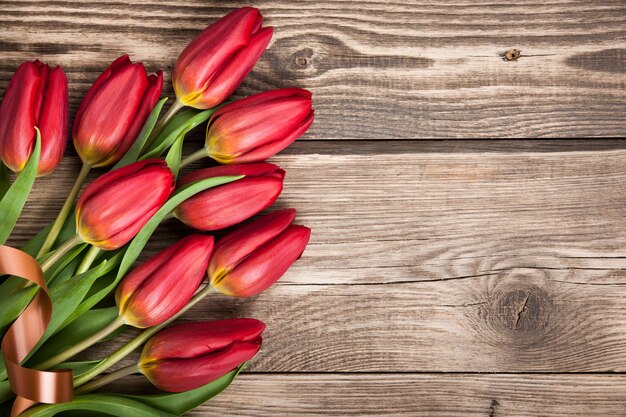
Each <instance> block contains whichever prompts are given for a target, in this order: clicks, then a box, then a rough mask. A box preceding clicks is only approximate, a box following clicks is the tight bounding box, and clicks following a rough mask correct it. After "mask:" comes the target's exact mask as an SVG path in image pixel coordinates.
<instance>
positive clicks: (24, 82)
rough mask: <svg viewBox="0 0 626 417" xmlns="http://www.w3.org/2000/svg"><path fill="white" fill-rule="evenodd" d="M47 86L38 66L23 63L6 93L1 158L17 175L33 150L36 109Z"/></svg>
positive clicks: (0, 131) (1, 118) (1, 119)
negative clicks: (44, 87) (44, 86)
mask: <svg viewBox="0 0 626 417" xmlns="http://www.w3.org/2000/svg"><path fill="white" fill-rule="evenodd" d="M44 83H45V80H44V79H43V75H42V74H41V72H40V71H39V69H38V65H36V64H35V63H33V62H24V63H23V64H21V65H20V66H19V67H18V68H17V70H16V71H15V74H14V75H13V78H11V81H10V82H9V85H8V87H7V90H6V92H5V93H4V98H3V100H2V104H1V105H0V157H1V158H2V161H3V162H4V164H5V165H6V166H7V167H9V169H11V170H12V171H14V172H20V171H21V170H22V169H23V168H24V165H26V162H27V161H28V158H29V157H30V154H31V152H32V150H33V146H34V141H35V126H36V125H37V116H38V115H39V112H38V110H37V109H35V107H36V106H37V105H38V104H39V103H40V100H41V97H40V96H41V86H42V85H43V84H44Z"/></svg>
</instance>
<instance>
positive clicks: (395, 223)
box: [0, 0, 626, 417]
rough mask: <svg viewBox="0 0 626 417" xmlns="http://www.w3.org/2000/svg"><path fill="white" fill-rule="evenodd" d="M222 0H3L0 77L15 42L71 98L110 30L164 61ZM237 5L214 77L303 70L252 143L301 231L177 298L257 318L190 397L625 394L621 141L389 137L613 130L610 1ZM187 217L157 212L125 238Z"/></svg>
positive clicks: (112, 36) (19, 56) (253, 81)
mask: <svg viewBox="0 0 626 417" xmlns="http://www.w3.org/2000/svg"><path fill="white" fill-rule="evenodd" d="M243 4H244V3H242V2H233V1H227V2H220V3H219V4H218V3H216V2H207V1H204V0H168V1H156V0H139V1H132V2H122V1H117V0H106V1H99V2H95V1H65V0H62V1H42V0H24V1H21V0H20V1H18V0H14V1H6V0H3V1H1V2H0V56H1V57H2V60H0V91H2V90H4V88H5V87H6V84H7V83H8V81H9V78H10V75H11V73H12V71H13V70H14V69H15V67H16V66H17V65H18V64H19V63H20V62H21V61H23V60H25V59H34V58H40V59H43V60H45V61H47V62H50V63H59V64H62V65H63V66H64V67H65V68H66V70H67V71H68V76H69V79H70V91H71V93H70V94H71V108H72V112H74V111H75V109H76V107H77V105H78V103H79V101H80V98H81V96H82V95H83V94H84V92H85V91H86V89H87V88H88V87H89V85H90V83H91V82H92V81H93V79H95V77H96V76H97V75H98V73H99V72H100V71H101V70H102V68H103V67H104V66H105V65H106V64H107V63H108V62H110V61H111V60H113V59H114V58H116V57H117V56H118V55H119V54H121V53H122V52H128V53H130V55H131V57H132V58H133V59H135V60H142V61H144V62H145V63H146V65H147V67H148V68H149V69H151V70H155V69H157V68H159V67H163V68H164V69H165V71H166V72H170V71H171V68H172V64H173V62H174V60H175V58H176V56H177V54H178V52H179V51H180V50H181V49H182V47H183V46H184V45H185V44H186V43H187V42H188V41H189V39H191V38H192V37H193V36H194V35H195V34H196V33H197V32H198V30H200V29H202V28H203V27H204V26H205V25H206V24H207V23H208V22H211V21H213V20H215V19H216V18H217V17H219V16H220V15H223V14H224V13H226V12H227V11H228V10H230V9H232V8H234V7H237V6H241V5H243ZM255 5H256V6H258V7H260V8H261V9H262V10H263V13H264V15H265V16H266V21H267V22H268V24H271V25H274V26H276V27H277V31H276V36H275V40H274V41H273V44H272V46H271V47H270V49H269V50H268V52H267V53H266V54H265V55H264V56H263V58H262V59H261V61H260V63H259V64H258V66H257V67H256V69H255V70H254V71H253V72H252V73H251V75H250V77H249V78H248V80H247V81H246V82H245V83H244V84H243V86H242V88H241V89H240V91H239V92H238V93H237V96H238V97H239V96H242V95H248V94H250V93H253V92H257V91H260V90H263V89H268V88H277V87H285V86H303V87H305V88H308V89H310V90H311V91H313V92H314V99H315V107H316V122H315V123H314V125H313V127H312V129H311V131H310V132H309V133H307V134H306V135H305V137H303V138H302V139H301V140H300V141H299V143H297V144H295V145H294V146H292V147H291V148H289V149H288V150H287V151H286V152H284V153H283V154H281V155H280V156H278V157H276V158H274V159H273V160H272V161H273V162H276V163H278V164H280V165H281V166H282V167H283V168H285V169H286V170H287V172H288V174H287V180H286V188H285V191H284V193H283V195H282V197H281V199H280V200H279V203H278V204H277V207H291V206H293V207H296V208H297V209H298V211H299V215H298V221H299V222H301V223H303V224H306V225H308V226H310V227H312V229H313V236H312V241H311V245H310V246H309V248H308V249H307V251H306V252H305V254H304V256H303V258H302V259H301V260H300V261H299V262H298V263H297V264H296V265H295V266H294V267H293V268H292V269H291V270H290V271H289V272H288V273H287V275H286V276H285V277H284V278H283V279H282V280H281V281H280V283H279V284H277V285H276V286H275V287H274V288H273V289H272V290H270V291H269V292H268V293H266V294H263V295H261V296H260V297H257V298H255V299H253V300H236V299H231V298H227V297H223V296H218V295H215V296H214V297H211V298H209V299H207V300H205V302H203V303H202V304H201V305H199V306H198V307H197V308H195V309H194V310H193V311H192V312H190V313H189V314H187V315H186V316H185V320H198V319H211V318H218V317H230V316H255V317H257V318H259V319H262V320H264V321H266V322H267V323H268V330H267V332H266V337H265V344H264V348H263V350H262V352H261V353H260V355H259V356H258V357H257V358H256V359H255V360H254V362H253V363H252V364H251V365H250V367H249V368H248V369H247V371H246V373H245V374H243V375H242V376H241V377H240V378H239V379H238V380H237V381H236V383H235V384H234V385H233V386H232V387H231V388H229V390H227V391H226V393H224V394H223V395H221V396H219V397H217V398H215V399H214V400H212V401H211V402H209V403H207V404H205V405H204V406H202V407H201V408H199V409H198V410H197V411H195V412H193V413H191V414H190V415H194V416H212V415H224V416H244V415H245V416H264V417H265V416H277V417H278V416H349V415H352V416H382V415H384V416H466V415H476V416H504V415H506V416H535V415H542V416H544V415H545V416H570V415H585V416H588V415H594V416H624V415H626V403H625V398H626V379H625V373H626V366H625V365H624V364H625V363H626V347H625V346H626V345H625V343H624V340H625V336H624V335H625V334H626V320H625V317H626V301H625V300H626V237H625V236H624V231H626V220H625V216H624V209H625V208H626V141H620V140H617V141H608V140H592V141H582V140H577V141H554V140H544V141H531V140H524V141H493V140H489V141H485V140H483V141H417V140H411V139H421V138H447V137H455V138H492V137H526V136H537V137H569V136H589V137H590V136H624V135H626V92H625V91H624V85H625V83H626V53H625V51H626V28H625V27H624V25H623V21H624V19H625V18H626V3H624V2H622V1H609V0H606V1H593V0H589V1H585V0H580V1H573V0H554V1H551V2H545V1H544V2H542V1H539V0H524V1H519V2H493V1H487V0H480V1H473V2H461V3H459V2H447V1H443V0H433V1H428V2H417V1H414V0H411V1H408V0H399V1H394V2H385V1H369V0H368V1H360V2H351V1H316V2H313V1H309V0H306V1H301V2H297V3H296V2H289V1H259V2H256V3H255ZM509 48H519V49H521V50H522V57H521V58H520V59H519V60H518V61H517V62H505V61H503V60H502V59H501V58H500V57H499V56H498V54H499V53H501V52H503V51H505V50H507V49H509ZM165 93H166V94H169V95H171V88H170V87H169V84H168V85H167V87H166V89H165ZM201 136H202V135H201V133H200V132H198V133H195V134H194V135H192V137H191V139H201ZM362 139H367V140H362ZM396 139H397V140H396ZM198 146H200V145H199V144H198V143H190V144H189V145H188V149H187V151H190V150H191V149H192V148H197V147H198ZM200 165H202V164H196V167H197V166H200ZM77 172H78V163H77V161H76V157H75V154H74V152H73V151H71V150H69V151H68V158H66V160H65V161H64V162H63V164H62V166H61V167H60V168H59V170H58V171H57V172H56V173H55V174H53V175H52V176H50V177H48V178H43V179H39V180H38V181H37V184H36V188H35V190H34V191H33V193H32V195H31V197H30V199H29V201H28V206H27V209H26V211H25V213H24V216H23V217H22V219H21V220H20V223H19V224H18V227H17V229H16V233H15V234H14V236H13V238H12V240H11V242H10V243H11V244H14V245H19V244H21V243H23V242H25V241H26V240H27V239H28V238H30V237H31V236H32V235H33V234H34V232H35V231H37V230H39V229H40V228H41V227H43V226H44V225H45V224H47V223H48V222H49V221H51V219H52V217H53V215H54V213H55V210H56V209H58V208H59V207H60V205H61V203H62V201H63V199H64V197H65V193H66V192H67V190H68V189H69V187H70V184H71V181H72V180H73V177H75V175H76V174H77ZM187 232H188V229H186V228H184V227H182V226H181V225H180V224H178V223H176V222H175V221H170V222H168V223H166V224H165V225H163V226H162V227H161V228H160V229H159V230H158V234H157V236H156V237H155V239H154V240H153V241H152V242H150V245H149V248H148V251H147V253H146V255H149V254H151V253H154V252H155V251H157V250H159V249H160V248H162V247H164V246H166V245H167V244H169V243H171V242H173V241H175V240H176V239H177V238H179V237H180V236H182V235H183V234H184V233H187ZM132 335H133V332H132V331H129V332H127V333H125V334H124V335H123V336H122V337H121V338H120V339H119V340H118V341H117V342H116V343H118V344H119V343H122V342H123V341H125V340H128V338H129V337H131V336H132ZM114 346H115V344H108V345H106V347H104V346H96V347H95V348H94V349H92V350H90V351H89V352H87V353H86V354H84V355H83V357H100V356H102V355H103V354H105V353H106V352H108V351H109V350H111V349H113V348H114ZM132 360H133V358H129V359H128V360H127V362H126V363H130V362H131V361H132ZM109 389H110V390H117V391H120V390H122V391H124V392H141V391H144V390H146V389H148V390H149V388H147V384H146V383H145V381H143V379H142V378H140V377H132V378H130V379H128V380H124V381H122V382H119V383H117V384H116V385H114V386H112V387H110V388H109Z"/></svg>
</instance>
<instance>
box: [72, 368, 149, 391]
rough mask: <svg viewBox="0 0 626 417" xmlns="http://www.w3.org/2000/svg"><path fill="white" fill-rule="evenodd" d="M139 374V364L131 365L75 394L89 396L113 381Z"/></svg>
mask: <svg viewBox="0 0 626 417" xmlns="http://www.w3.org/2000/svg"><path fill="white" fill-rule="evenodd" d="M137 372H139V368H138V367H137V364H133V365H129V366H127V367H125V368H120V369H118V370H117V371H114V372H111V373H108V374H106V375H104V376H102V377H100V378H98V379H96V380H93V381H91V382H90V383H88V384H85V385H83V386H82V387H80V388H78V389H76V390H74V394H75V395H82V394H87V393H89V392H91V391H95V390H97V389H98V388H100V387H103V386H105V385H107V384H110V383H111V382H113V381H117V380H118V379H121V378H124V377H125V376H128V375H132V374H136V373H137Z"/></svg>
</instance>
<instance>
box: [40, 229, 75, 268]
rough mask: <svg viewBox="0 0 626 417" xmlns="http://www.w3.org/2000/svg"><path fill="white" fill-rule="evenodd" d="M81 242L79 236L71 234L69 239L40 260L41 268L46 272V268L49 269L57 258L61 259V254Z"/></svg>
mask: <svg viewBox="0 0 626 417" xmlns="http://www.w3.org/2000/svg"><path fill="white" fill-rule="evenodd" d="M81 242H82V240H81V238H80V236H78V235H74V236H72V238H71V239H69V240H68V241H66V242H65V243H63V244H62V245H61V246H59V247H58V248H56V249H55V250H54V252H52V253H51V254H50V256H49V257H48V258H47V259H46V260H45V261H43V262H41V269H42V270H43V271H44V272H46V271H47V270H48V269H50V267H51V266H52V265H54V264H55V263H56V262H57V261H58V260H59V259H61V257H63V255H65V254H66V253H67V252H69V251H70V250H72V248H73V247H74V246H76V245H78V244H79V243H81Z"/></svg>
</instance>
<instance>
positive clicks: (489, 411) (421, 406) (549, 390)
mask: <svg viewBox="0 0 626 417" xmlns="http://www.w3.org/2000/svg"><path fill="white" fill-rule="evenodd" d="M142 380H143V378H142V377H139V376H138V377H135V378H131V379H129V380H128V381H125V382H124V383H123V384H121V383H118V384H116V386H114V387H111V388H110V389H111V390H116V391H118V392H119V391H120V390H124V391H129V392H133V391H135V392H141V390H142V389H144V388H142ZM143 386H144V387H145V383H143ZM625 394H626V377H625V376H624V375H529V374H522V375H520V374H518V375H468V374H454V375H449V374H420V375H406V374H384V375H372V374H365V375H342V374H322V375H316V374H311V375H288V374H287V375H284V374H269V375H268V374H261V375H255V374H252V375H251V374H243V375H242V376H240V377H239V378H238V379H237V380H236V381H235V383H234V384H233V385H232V386H231V387H230V388H228V390H226V391H225V392H224V393H222V394H220V395H219V396H218V397H215V398H214V399H212V400H211V401H209V402H208V403H206V404H204V405H203V406H201V407H199V408H198V409H197V410H195V411H194V412H191V413H189V414H188V415H189V416H216V415H219V416H225V417H230V416H233V417H234V416H273V415H285V416H287V415H289V416H302V417H320V416H333V417H343V416H371V417H378V416H389V417H391V416H394V417H399V416H406V417H409V416H410V417H418V416H422V417H436V416H440V417H452V416H459V417H461V416H462V417H466V416H476V417H499V416H507V417H513V416H515V417H518V416H519V417H522V416H544V417H570V416H598V417H609V416H614V417H617V416H624V410H625V409H626V400H625Z"/></svg>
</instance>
